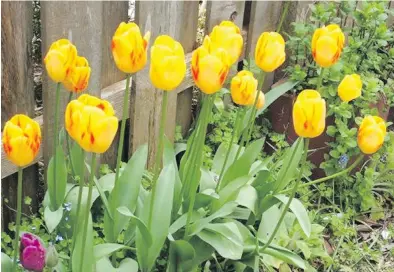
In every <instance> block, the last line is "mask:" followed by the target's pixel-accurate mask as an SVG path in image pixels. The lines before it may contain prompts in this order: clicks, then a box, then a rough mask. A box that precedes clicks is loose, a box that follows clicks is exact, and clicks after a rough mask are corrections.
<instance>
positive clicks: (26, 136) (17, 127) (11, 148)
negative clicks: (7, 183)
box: [3, 114, 41, 167]
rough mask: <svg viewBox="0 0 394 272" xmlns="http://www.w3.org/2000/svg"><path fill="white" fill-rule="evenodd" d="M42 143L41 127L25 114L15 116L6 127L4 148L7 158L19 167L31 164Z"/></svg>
mask: <svg viewBox="0 0 394 272" xmlns="http://www.w3.org/2000/svg"><path fill="white" fill-rule="evenodd" d="M40 143H41V129H40V125H39V124H38V123H37V122H36V121H34V120H32V119H30V118H29V117H28V116H26V115H23V114H17V115H14V116H13V117H12V118H11V119H10V120H9V121H8V122H7V123H6V124H5V126H4V131H3V147H4V152H5V154H6V155H7V158H8V159H9V160H10V161H11V162H12V163H14V164H15V165H17V166H20V167H23V166H26V165H28V164H30V163H31V162H32V161H33V160H34V158H35V157H36V156H37V153H38V150H39V148H40Z"/></svg>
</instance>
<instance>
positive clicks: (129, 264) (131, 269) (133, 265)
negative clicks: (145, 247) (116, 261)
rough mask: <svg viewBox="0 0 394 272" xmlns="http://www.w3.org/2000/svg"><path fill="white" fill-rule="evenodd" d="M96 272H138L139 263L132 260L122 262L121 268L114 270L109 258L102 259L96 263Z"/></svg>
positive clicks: (127, 259)
mask: <svg viewBox="0 0 394 272" xmlns="http://www.w3.org/2000/svg"><path fill="white" fill-rule="evenodd" d="M95 271H96V272H138V263H137V262H136V261H135V260H133V259H130V258H126V259H124V260H123V261H121V262H120V265H119V268H114V267H113V266H112V264H111V261H110V260H109V259H108V258H107V257H104V258H101V259H100V260H98V261H97V262H96V270H95Z"/></svg>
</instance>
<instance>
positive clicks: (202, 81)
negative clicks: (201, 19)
mask: <svg viewBox="0 0 394 272" xmlns="http://www.w3.org/2000/svg"><path fill="white" fill-rule="evenodd" d="M228 70H229V62H228V55H227V52H226V51H225V50H224V49H223V48H216V47H215V46H213V45H212V43H211V40H210V38H209V37H208V36H206V37H205V39H204V42H203V44H202V46H200V47H199V48H197V49H196V50H194V51H193V54H192V76H193V80H194V82H195V83H196V85H197V87H198V88H200V89H201V91H202V92H204V93H206V94H213V93H216V92H217V91H219V90H220V89H221V88H222V86H223V83H224V80H225V79H226V77H227V74H228Z"/></svg>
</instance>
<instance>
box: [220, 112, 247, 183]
mask: <svg viewBox="0 0 394 272" xmlns="http://www.w3.org/2000/svg"><path fill="white" fill-rule="evenodd" d="M240 112H241V110H240V109H238V111H237V116H236V117H235V122H234V129H233V133H232V135H231V139H230V145H229V147H228V150H227V153H226V158H225V159H224V162H223V166H222V170H221V171H220V175H219V181H218V184H217V185H216V191H217V190H218V189H219V186H220V181H221V180H222V177H223V173H224V170H225V169H226V165H227V161H228V157H229V156H230V153H231V148H232V146H233V143H234V138H235V135H236V134H237V133H238V132H237V127H238V123H239V121H240V116H241V114H240Z"/></svg>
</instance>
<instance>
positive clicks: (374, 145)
mask: <svg viewBox="0 0 394 272" xmlns="http://www.w3.org/2000/svg"><path fill="white" fill-rule="evenodd" d="M386 133H387V129H386V124H385V122H384V120H383V119H382V118H380V117H379V116H370V115H368V116H366V117H364V119H363V120H362V122H361V124H360V127H359V129H358V135H357V143H358V147H359V148H360V149H361V151H362V152H363V153H364V154H373V153H375V152H376V151H378V150H379V149H380V148H381V147H382V145H383V142H384V137H385V136H386Z"/></svg>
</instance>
